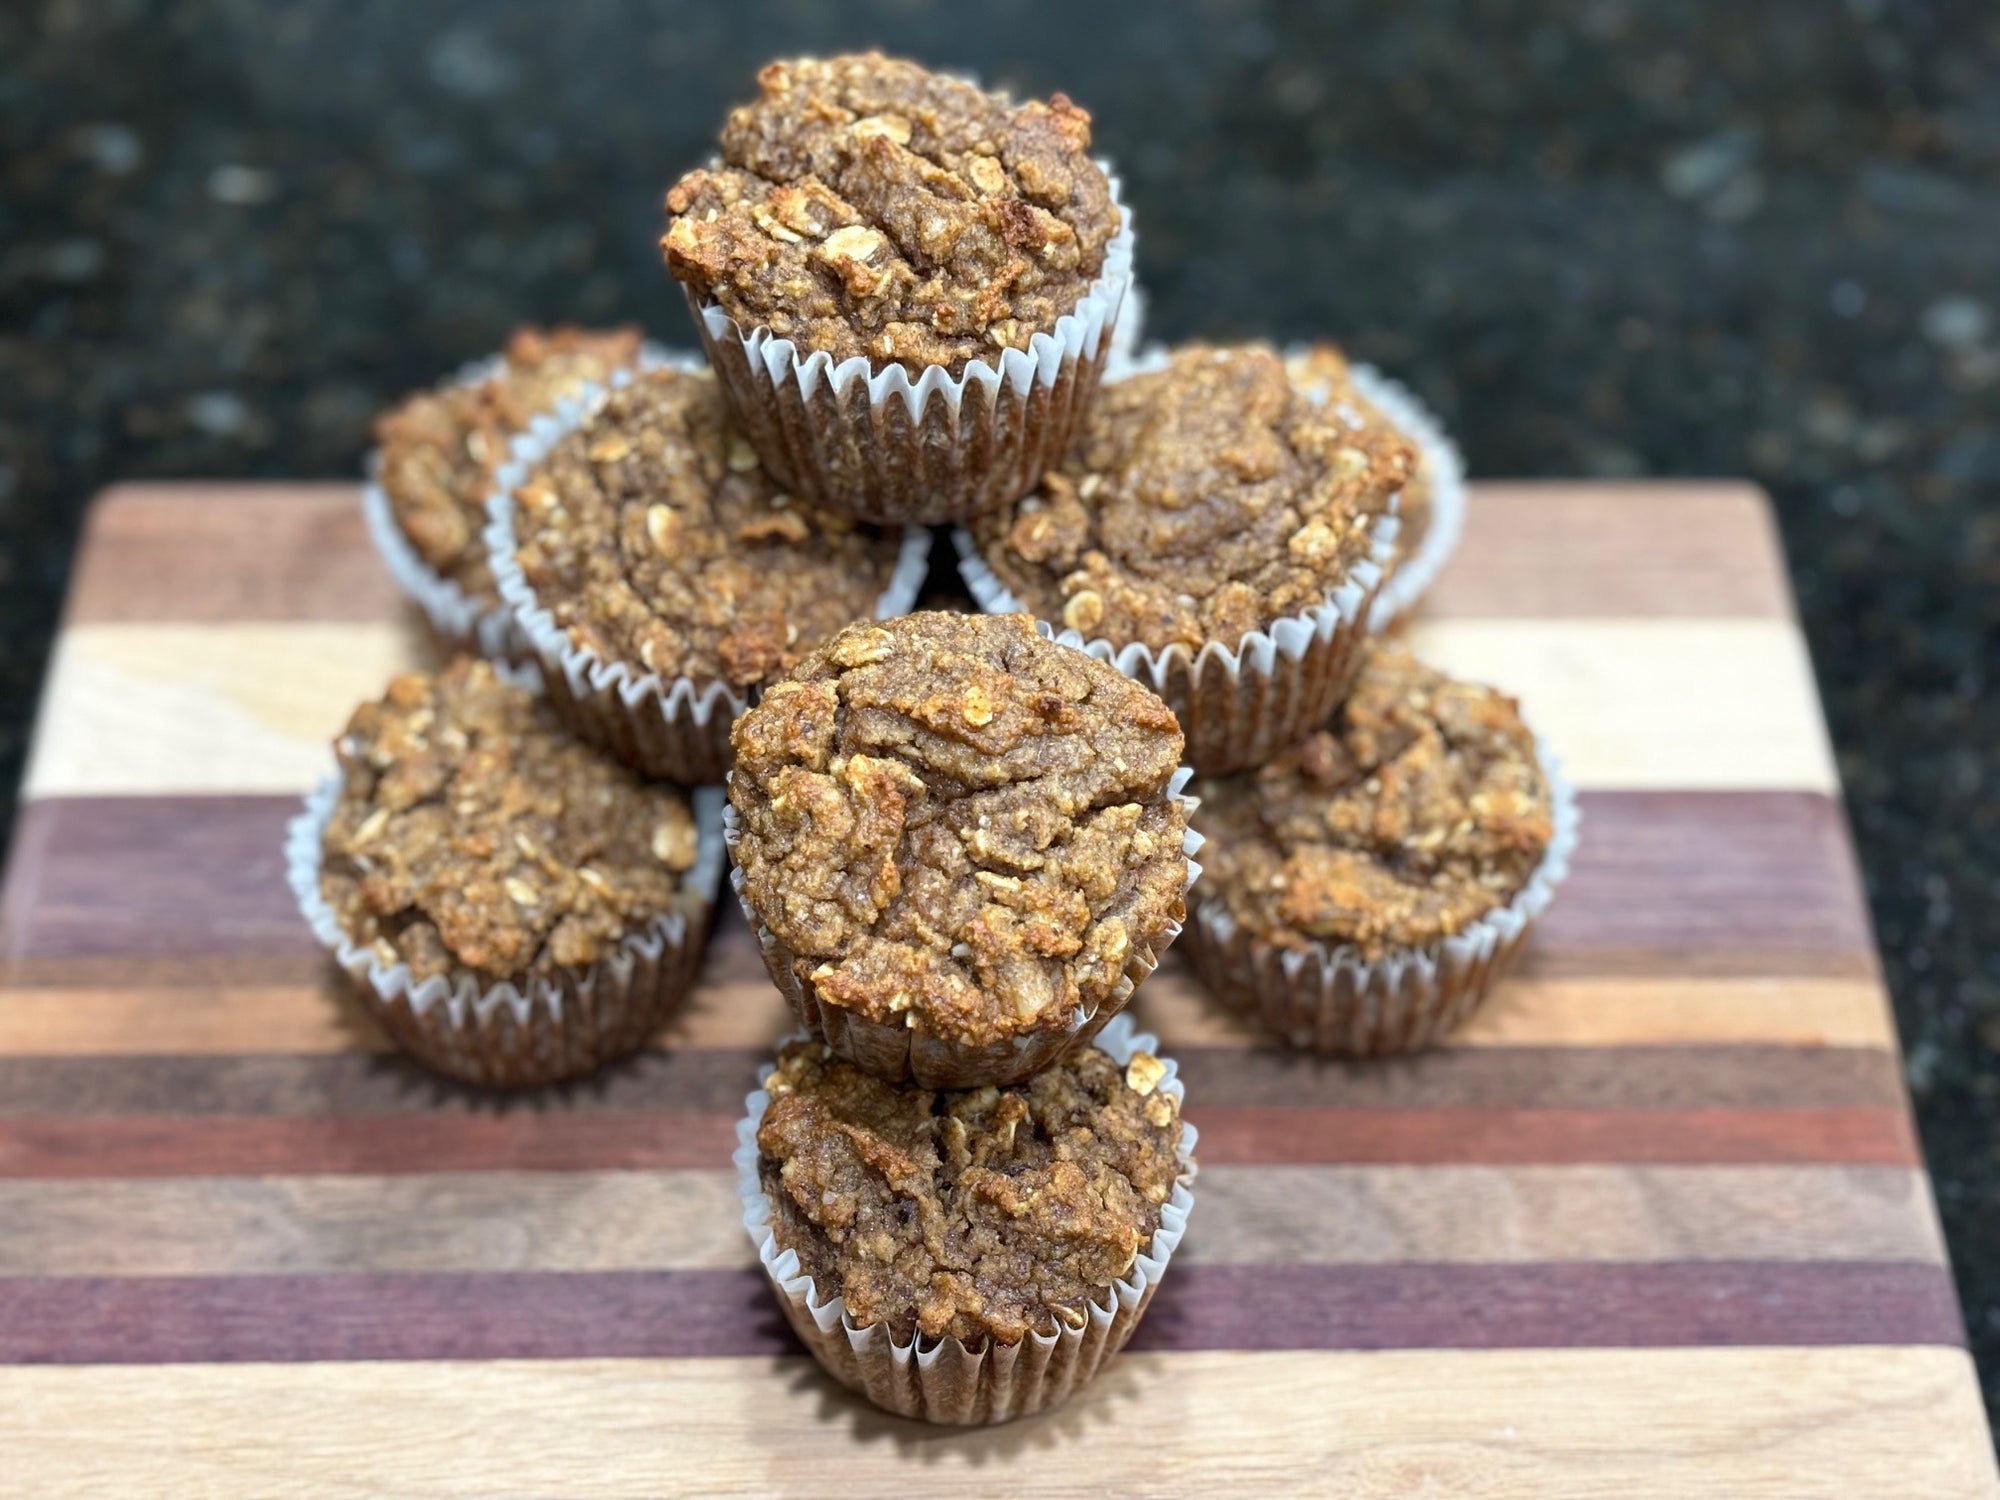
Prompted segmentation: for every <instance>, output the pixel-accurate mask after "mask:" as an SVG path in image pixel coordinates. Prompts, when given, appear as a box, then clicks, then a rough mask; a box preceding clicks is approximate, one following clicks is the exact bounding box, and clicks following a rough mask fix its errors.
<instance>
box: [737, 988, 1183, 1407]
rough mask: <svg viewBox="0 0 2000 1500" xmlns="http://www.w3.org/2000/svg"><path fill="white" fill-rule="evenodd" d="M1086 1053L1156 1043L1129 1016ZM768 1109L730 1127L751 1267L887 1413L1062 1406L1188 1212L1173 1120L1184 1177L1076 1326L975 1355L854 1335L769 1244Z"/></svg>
mask: <svg viewBox="0 0 2000 1500" xmlns="http://www.w3.org/2000/svg"><path fill="white" fill-rule="evenodd" d="M781 1045H782V1044H781ZM1095 1045H1096V1046H1097V1047H1098V1048H1099V1050H1101V1051H1103V1052H1105V1053H1106V1054H1108V1055H1109V1056H1110V1057H1111V1059H1112V1060H1113V1061H1114V1062H1116V1063H1117V1064H1118V1065H1119V1066H1120V1067H1123V1066H1124V1065H1125V1064H1126V1063H1128V1062H1129V1061H1130V1060H1131V1057H1132V1054H1133V1053H1135V1052H1151V1053H1154V1054H1155V1055H1156V1056H1157V1050H1156V1049H1157V1048H1158V1046H1159V1042H1158V1040H1157V1039H1156V1038H1154V1037H1152V1036H1149V1035H1147V1034H1145V1033H1144V1032H1139V1031H1135V1030H1134V1029H1133V1026H1132V1021H1131V1018H1130V1017H1129V1016H1118V1017H1115V1018H1114V1019H1113V1020H1112V1021H1111V1022H1110V1023H1109V1024H1108V1025H1106V1026H1105V1028H1104V1030H1103V1031H1101V1032H1100V1033H1098V1035H1097V1038H1096V1040H1095ZM1160 1061H1161V1062H1162V1063H1164V1064H1165V1066H1166V1073H1165V1074H1164V1076H1163V1077H1162V1078H1161V1079H1160V1082H1159V1084H1158V1087H1159V1088H1160V1089H1161V1091H1162V1092H1165V1093H1169V1094H1171V1095H1173V1097H1174V1098H1176V1099H1181V1100H1183V1101H1185V1091H1184V1089H1183V1087H1182V1084H1181V1080H1180V1075H1179V1070H1178V1068H1177V1067H1176V1065H1175V1064H1174V1062H1173V1061H1172V1060H1171V1059H1170V1058H1161V1059H1160ZM770 1102H771V1096H770V1095H769V1094H768V1093H766V1092H765V1091H764V1090H763V1089H758V1090H757V1091H756V1092H755V1093H752V1094H751V1095H750V1096H749V1097H748V1098H746V1099H745V1100H744V1101H743V1103H744V1110H745V1113H744V1118H743V1119H742V1120H741V1121H740V1122H738V1124H737V1127H736V1140H737V1146H736V1156H735V1161H736V1180H737V1189H738V1192H739V1193H740V1195H741V1197H742V1200H743V1226H744V1228H745V1229H747V1230H748V1231H749V1232H750V1240H751V1243H752V1244H754V1245H755V1246H756V1247H757V1258H758V1261H759V1262H760V1263H761V1264H762V1265H763V1267H764V1272H765V1274H766V1275H767V1276H769V1277H770V1279H771V1285H772V1287H773V1288H774V1289H775V1290H776V1291H777V1294H778V1302H779V1304H780V1306H782V1307H783V1308H784V1311H785V1317H786V1319H787V1321H789V1322H790V1323H791V1325H792V1328H793V1330H794V1331H795V1332H796V1333H797V1334H798V1336H799V1338H800V1339H801V1341H803V1342H804V1344H805V1346H806V1348H807V1349H808V1350H810V1351H811V1353H812V1356H813V1357H814V1358H815V1359H817V1360H818V1361H819V1362H820V1364H821V1365H823V1366H824V1367H825V1368H826V1371H827V1373H828V1374H830V1375H832V1376H833V1377H834V1378H835V1379H836V1380H838V1381H839V1382H840V1383H841V1384H842V1385H845V1386H846V1387H848V1389H850V1390H853V1391H857V1392H859V1393H860V1394H861V1395H863V1396H865V1397H867V1398H868V1399H869V1400H870V1401H872V1402H874V1403H875V1405H877V1406H879V1407H881V1408H883V1409H884V1410H885V1411H891V1412H894V1413H896V1414H897V1415H898V1416H903V1417H911V1418H914V1419H916V1420H917V1421H920V1422H935V1423H939V1424H941V1425H949V1426H973V1425H992V1424H995V1423H999V1422H1011V1421H1013V1420H1014V1419H1015V1418H1017V1417H1026V1416H1032V1415H1033V1414H1034V1413H1036V1412H1040V1411H1046V1410H1048V1409H1049V1408H1051V1407H1053V1406H1057V1405H1060V1404H1061V1403H1062V1402H1064V1401H1066V1400H1068V1399H1069V1398H1070V1397H1071V1396H1072V1395H1073V1394H1075V1392H1076V1391H1077V1389H1078V1388H1079V1387H1081V1386H1083V1385H1084V1384H1086V1383H1087V1382H1089V1381H1090V1380H1091V1379H1092V1377H1094V1376H1095V1375H1096V1374H1097V1373H1098V1372H1099V1371H1100V1370H1102V1369H1103V1368H1104V1367H1105V1366H1106V1365H1107V1364H1109V1363H1110V1362H1111V1359H1112V1357H1113V1356H1114V1355H1116V1354H1117V1353H1118V1351H1119V1350H1120V1349H1122V1348H1124V1347H1125V1343H1126V1340H1128V1339H1129V1338H1131V1336H1132V1330H1133V1329H1134V1328H1136V1327H1137V1326H1138V1324H1139V1319H1140V1318H1141V1317H1142V1316H1143V1315H1144V1314H1145V1311H1146V1306H1147V1304H1148V1303H1150V1302H1151V1301H1152V1298H1153V1292H1154V1289H1155V1288H1157V1287H1158V1285H1159V1283H1160V1278H1161V1277H1162V1276H1163V1275H1165V1274H1166V1269H1167V1262H1168V1261H1169V1260H1170V1259H1171V1258H1172V1257H1173V1253H1174V1251H1175V1249H1176V1248H1177V1247H1178V1246H1179V1245H1180V1242H1181V1236H1182V1235H1183V1234H1184V1233H1185V1232H1186V1229H1187V1219H1188V1214H1189V1213H1190V1212H1191V1211H1192V1210H1193V1208H1194V1178H1195V1170H1196V1169H1195V1160H1194V1149H1195V1141H1196V1131H1195V1128H1194V1126H1193V1125H1190V1124H1188V1123H1187V1122H1186V1121H1185V1120H1183V1121H1182V1122H1181V1140H1180V1146H1179V1148H1178V1155H1179V1157H1180V1160H1181V1165H1182V1171H1181V1174H1180V1176H1179V1178H1178V1179H1177V1180H1176V1181H1175V1183H1174V1190H1173V1193H1172V1194H1171V1196H1169V1197H1168V1199H1167V1201H1166V1203H1165V1204H1163V1205H1162V1206H1161V1210H1160V1227H1159V1228H1158V1229H1156V1230H1155V1231H1154V1232H1153V1238H1152V1240H1151V1241H1150V1242H1149V1243H1148V1244H1147V1246H1146V1249H1145V1251H1144V1252H1143V1253H1142V1254H1140V1255H1139V1256H1138V1258H1137V1259H1135V1260H1134V1261H1133V1262H1132V1268H1131V1269H1130V1270H1129V1271H1127V1272H1126V1273H1125V1274H1124V1275H1123V1276H1122V1277H1120V1278H1119V1279H1118V1280H1117V1281H1115V1282H1113V1283H1112V1284H1111V1286H1109V1287H1107V1288H1106V1289H1105V1291H1104V1292H1103V1293H1102V1294H1101V1295H1100V1297H1099V1299H1098V1300H1097V1301H1095V1302H1093V1303H1091V1304H1090V1305H1089V1307H1088V1309H1087V1311H1086V1316H1085V1322H1084V1325H1083V1327H1081V1328H1070V1327H1067V1326H1061V1327H1059V1328H1058V1329H1057V1331H1055V1332H1053V1333H1031V1334H1029V1335H1028V1337H1027V1338H1025V1339H1023V1340H1022V1341H1021V1342H1020V1343H1018V1344H988V1345H985V1346H983V1347H980V1348H974V1349H968V1348H967V1347H966V1346H965V1345H964V1344H963V1343H961V1342H960V1341H959V1340H957V1339H954V1338H947V1339H940V1340H938V1341H937V1342H935V1343H930V1344H926V1343H925V1342H924V1341H923V1339H922V1338H921V1337H919V1338H916V1339H913V1340H911V1341H910V1342H908V1343H902V1342H899V1341H897V1340H896V1339H895V1338H893V1337H892V1336H891V1335H890V1334H889V1332H888V1330H887V1329H886V1328H884V1327H882V1326H881V1325H880V1324H871V1325H869V1326H867V1327H856V1326H855V1325H854V1323H853V1322H851V1321H850V1320H849V1318H848V1316H847V1304H846V1303H845V1302H844V1301H843V1300H842V1299H841V1297H840V1296H839V1295H838V1294H827V1293H823V1292H822V1291H821V1290H820V1288H819V1287H818V1286H817V1284H815V1282H814V1281H813V1279H812V1277H810V1276H808V1275H806V1274H805V1272H804V1271H803V1270H802V1269H801V1268H800V1265H799V1257H798V1254H797V1252H795V1251H791V1250H783V1249H780V1248H779V1247H778V1242H777V1237H776V1235H775V1234H774V1233H773V1232H772V1228H771V1216H772V1209H771V1200H770V1198H769V1197H768V1196H767V1195H766V1194H765V1192H764V1188H763V1183H762V1180H761V1179H760V1177H759V1175H758V1170H757V1163H758V1150H757V1127H758V1125H759V1124H761V1123H762V1121H763V1118H764V1111H765V1109H766V1108H767V1107H768V1106H769V1104H770Z"/></svg>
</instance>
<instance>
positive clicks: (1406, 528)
mask: <svg viewBox="0 0 2000 1500" xmlns="http://www.w3.org/2000/svg"><path fill="white" fill-rule="evenodd" d="M1311 352H1312V351H1311V349H1310V348H1309V347H1307V346H1303V345H1301V346H1296V347H1294V348H1290V349H1287V350H1286V351H1285V363H1286V366H1287V368H1294V366H1295V362H1296V361H1297V360H1299V359H1301V358H1303V357H1304V356H1306V355H1308V354H1310V353H1311ZM1294 374H1295V377H1296V370H1294ZM1348 375H1349V377H1350V378H1351V379H1352V380H1353V382H1354V389H1355V390H1356V391H1357V392H1359V393H1360V394H1361V396H1362V398H1363V399H1364V400H1366V401H1367V402H1368V404H1369V405H1371V406H1373V407H1374V408H1375V409H1376V410H1377V411H1379V412H1381V413H1382V415H1383V416H1385V417H1387V418H1388V419H1389V422H1390V424H1391V425H1392V426H1394V427H1395V428H1396V429H1397V430H1398V431H1400V432H1401V433H1402V434H1403V436H1404V437H1406V438H1408V439H1409V440H1410V441H1411V442H1412V443H1414V444H1416V446H1417V453H1418V466H1419V468H1420V469H1421V471H1422V474H1423V477H1424V481H1425V482H1426V483H1427V484H1428V485H1429V486H1430V515H1429V517H1428V518H1427V520H1426V521H1425V522H1424V523H1423V524H1422V525H1421V527H1413V526H1412V524H1411V520H1412V518H1411V517H1409V516H1408V515H1405V516H1404V517H1403V525H1402V529H1401V535H1402V539H1403V546H1402V547H1401V548H1400V549H1399V551H1398V555H1397V557H1396V559H1395V562H1394V563H1393V564H1392V565H1391V567H1390V568H1389V574H1388V577H1387V578H1386V579H1385V580H1384V582H1383V584H1382V588H1381V590H1380V592H1378V593H1377V594H1376V596H1375V604H1374V607H1373V608H1372V609H1371V610H1370V611H1369V615H1368V625H1369V628H1370V629H1371V630H1384V629H1387V628H1388V626H1389V625H1390V624H1391V623H1392V622H1393V621H1394V620H1395V619H1396V618H1397V617H1398V616H1400V615H1404V614H1407V613H1409V611H1410V609H1411V608H1412V606H1414V605H1415V604H1416V602H1417V600H1418V599H1420V598H1421V597H1423V595H1424V593H1425V591H1426V590H1428V589H1429V588H1430V586H1431V585H1432V584H1433V583H1435V582H1436V581H1437V576H1438V573H1439V572H1440V571H1441V570H1442V569H1443V567H1444V565H1445V564H1446V563H1447V562H1449V561H1450V560H1451V555H1452V553H1453V552H1454V551H1456V550H1457V548H1458V538H1459V534H1460V533H1461V532H1462V531H1463V530H1464V528H1465V499H1466V497H1465V459H1464V458H1463V457H1462V456H1461V455H1460V453H1459V451H1458V444H1456V443H1454V442H1453V441H1452V440H1451V437H1450V436H1449V434H1447V433H1446V432H1445V430H1444V428H1443V426H1442V425H1441V424H1440V423H1439V422H1438V419H1437V418H1436V417H1435V416H1433V415H1432V414H1431V410H1430V408H1429V407H1427V406H1425V405H1424V403H1423V402H1421V401H1419V400H1418V399H1417V398H1416V396H1414V395H1413V394H1411V392H1410V391H1409V389H1408V388H1407V387H1405V386H1404V385H1403V384H1401V383H1400V382H1399V381H1395V380H1391V379H1390V378H1389V377H1388V376H1387V375H1384V374H1383V373H1382V372H1381V371H1380V370H1378V369H1376V368H1375V367H1374V366H1373V365H1361V364H1356V365H1349V366H1348ZM1300 388H1301V389H1302V390H1305V392H1306V394H1308V395H1309V396H1311V397H1312V398H1313V399H1314V400H1315V401H1320V400H1324V399H1325V395H1326V393H1325V391H1324V390H1315V389H1313V388H1312V387H1311V386H1309V385H1301V387H1300Z"/></svg>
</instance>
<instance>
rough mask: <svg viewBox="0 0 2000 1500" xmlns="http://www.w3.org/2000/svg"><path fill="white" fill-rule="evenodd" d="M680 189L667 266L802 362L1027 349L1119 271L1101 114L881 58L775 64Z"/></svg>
mask: <svg viewBox="0 0 2000 1500" xmlns="http://www.w3.org/2000/svg"><path fill="white" fill-rule="evenodd" d="M757 83H758V88H759V91H760V92H759V97H758V98H757V99H756V100H755V101H754V102H752V103H750V104H746V105H744V106H742V107H740V108H738V109H736V110H733V111H732V112H731V113H730V116H729V120H728V123H727V124H726V125H725V126H724V127H723V131H722V142H721V144H722V155H721V160H720V162H719V163H718V164H716V165H714V166H710V167H703V168H699V169H697V170H695V171H692V172H689V173H688V174H687V175H686V176H684V177H683V178H681V180H680V181H679V182H677V183H675V184H674V186H673V188H672V189H671V190H670V191H669V193H668V194H667V208H668V211H669V213H670V214H671V215H672V218H671V220H670V222H669V225H668V228H667V232H666V235H665V236H664V237H663V238H662V240H661V247H662V249H663V250H664V252H665V255H666V261H667V266H668V268H669V269H670V270H671V271H672V272H673V274H674V276H675V277H676V278H677V279H678V280H680V281H681V282H683V283H685V284H686V285H687V286H688V287H689V288H690V289H691V290H693V291H694V292H695V293H696V294H697V295H699V296H701V297H703V298H706V299H709V300H712V301H714V302H716V303H718V304H720V305H721V307H722V309H723V310H724V311H725V312H727V313H728V314H729V316H730V317H732V318H734V319H735V320H736V322H737V324H738V326H740V327H741V328H743V329H744V330H745V331H748V330H749V329H751V328H753V327H761V328H768V329H770V330H771V331H772V332H773V333H775V334H777V335H779V336H780V337H782V338H787V339H790V340H792V341H793V342H794V343H795V344H796V345H797V346H798V347H799V350H800V353H801V356H804V355H808V354H813V353H818V352H825V353H826V354H829V355H831V356H832V357H833V359H835V360H836V361H838V360H843V359H847V358H850V357H853V356H856V355H859V356H863V357H865V358H867V359H868V360H870V361H871V362H872V363H873V365H874V366H875V367H876V368H878V369H880V368H883V367H885V366H887V365H890V364H901V365H902V366H904V368H906V369H907V370H909V371H910V372H911V373H912V374H916V373H919V372H921V371H922V370H923V369H924V368H925V367H927V366H932V365H942V366H945V367H947V368H949V369H950V370H951V371H952V372H953V373H954V374H957V373H958V372H960V371H962V370H963V368H964V367H965V365H966V363H967V362H968V361H971V360H975V359H979V358H982V357H984V358H988V359H991V358H993V357H994V356H996V355H997V354H998V353H999V351H1000V350H1002V349H1005V348H1015V349H1025V348H1027V347H1028V343H1029V340H1030V339H1031V338H1032V337H1033V336H1034V335H1035V334H1036V333H1049V332H1052V331H1053V329H1054V328H1055V325H1056V322H1057V320H1058V319H1060V318H1062V317H1063V316H1064V315H1065V314H1067V313H1069V312H1070V311H1071V310H1072V309H1073V308H1074V307H1075V306H1076V304H1077V302H1078V300H1079V299H1080V298H1081V297H1082V296H1083V294H1084V293H1085V292H1086V291H1087V290H1088V289H1089V287H1090V285H1091V283H1092V282H1094V281H1095V280H1096V279H1097V276H1098V274H1099V273H1100V272H1101V271H1102V270H1103V268H1104V259H1105V251H1106V247H1107V246H1108V245H1109V244H1110V242H1111V240H1112V238H1113V237H1114V236H1115V235H1116V234H1117V232H1118V227H1119V218H1120V216H1119V211H1118V208H1117V206H1116V205H1115V204H1114V203H1113V202H1112V200H1111V189H1110V184H1109V182H1108V181H1107V180H1106V178H1105V175H1104V173H1103V171H1102V169H1100V168H1099V167H1098V166H1097V164H1096V163H1095V162H1093V161H1092V160H1091V158H1090V116H1089V115H1088V114H1087V113H1085V112H1084V111H1083V110H1081V109H1078V108H1077V107H1076V106H1075V105H1074V104H1072V103H1071V102H1070V101H1069V100H1068V99H1067V98H1065V97H1064V96H1063V95H1061V94H1057V95H1055V96H1054V97H1052V98H1051V99H1049V100H1048V101H1047V102H1046V103H1043V102H1041V101H1039V100H1033V101H1030V102H1028V103H1025V104H1016V103H1014V102H1013V101H1012V100H1010V99H1008V98H1006V97H1005V96H1003V95H999V94H990V93H987V92H985V91H984V90H982V89H980V88H978V87H976V86H975V85H973V84H970V83H967V82H965V81H964V80H962V79H957V78H950V77H946V76H944V75H941V74H937V73H932V72H930V71H928V70H927V69H925V68H922V67H920V66H918V65H917V64H915V63H912V62H906V61H903V60H901V59H896V58H888V57H884V56H882V55H881V54H880V53H876V52H870V53H864V54H858V55H849V56H842V57H832V58H826V59H817V58H800V59H797V60H794V61H789V62H773V63H770V64H768V65H767V66H766V67H765V68H764V69H763V70H762V71H761V72H759V74H758V75H757Z"/></svg>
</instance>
